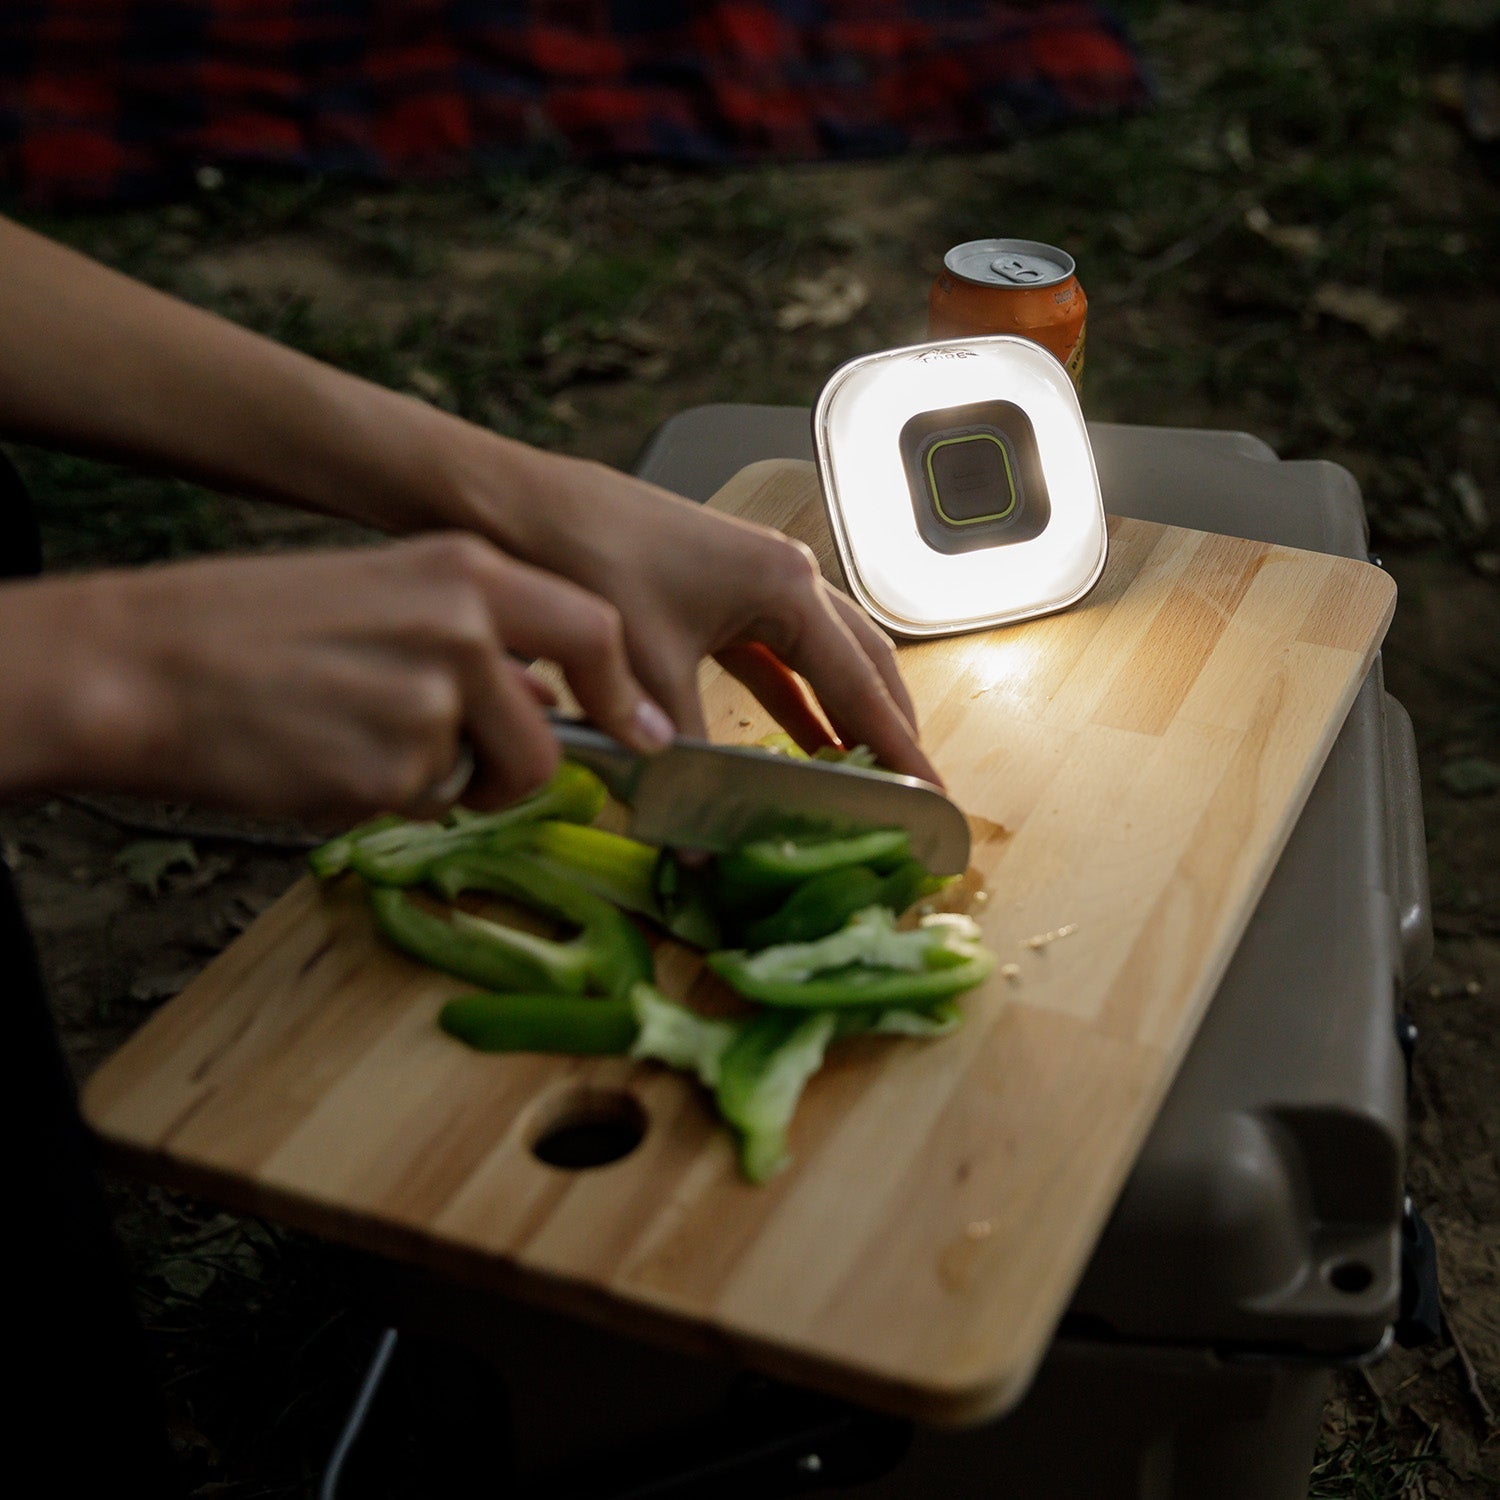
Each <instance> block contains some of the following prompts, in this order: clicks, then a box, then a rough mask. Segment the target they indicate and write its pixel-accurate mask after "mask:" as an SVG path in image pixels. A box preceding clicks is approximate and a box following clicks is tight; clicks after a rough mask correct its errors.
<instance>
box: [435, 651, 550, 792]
mask: <svg viewBox="0 0 1500 1500" xmlns="http://www.w3.org/2000/svg"><path fill="white" fill-rule="evenodd" d="M461 686H462V690H463V704H464V706H463V735H464V736H465V737H466V739H467V742H468V745H467V746H466V745H465V742H464V739H463V738H460V736H459V735H457V734H455V735H454V736H453V738H452V741H451V748H450V751H449V755H448V762H447V768H446V769H445V770H444V771H441V772H440V773H439V776H438V778H437V779H436V780H435V782H434V784H433V785H432V787H431V788H430V789H429V794H430V795H431V796H432V797H433V798H440V796H441V794H442V790H443V789H442V787H441V781H442V780H443V779H444V778H446V777H447V776H450V775H451V774H452V772H453V770H454V769H455V768H456V767H457V766H459V765H460V764H461V761H462V757H463V756H464V754H465V752H466V749H467V748H468V746H471V747H472V752H471V753H472V755H473V758H474V774H473V776H472V778H471V779H470V780H469V781H468V784H467V785H466V786H464V787H462V788H461V789H458V790H457V796H458V798H459V800H460V801H462V802H463V803H464V805H465V806H467V807H475V808H479V809H481V810H487V809H489V808H495V807H504V806H506V805H507V804H508V803H511V802H517V801H519V800H520V799H521V798H522V797H525V796H527V795H529V794H530V793H531V792H534V791H535V790H536V789H537V788H538V787H539V786H541V785H542V783H543V782H545V781H546V780H547V778H548V777H550V776H551V775H552V773H553V772H554V771H555V770H556V769H557V762H558V759H559V751H558V746H557V740H556V738H555V737H554V735H553V733H552V731H551V729H550V728H549V727H548V725H547V719H546V715H545V714H543V712H542V710H541V706H540V705H539V703H538V702H537V700H536V698H535V697H534V696H533V694H532V692H531V691H530V688H529V687H528V684H527V674H526V671H525V669H524V668H523V667H521V666H519V665H517V664H516V663H515V662H513V661H511V660H510V658H509V657H507V656H506V655H505V654H504V652H503V651H500V650H495V651H493V652H491V653H487V654H486V653H475V654H474V655H472V656H471V657H470V658H469V659H468V661H467V662H466V663H465V665H464V668H463V674H462V678H461Z"/></svg>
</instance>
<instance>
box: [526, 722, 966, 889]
mask: <svg viewBox="0 0 1500 1500" xmlns="http://www.w3.org/2000/svg"><path fill="white" fill-rule="evenodd" d="M551 723H552V729H553V731H554V733H555V734H556V735H557V738H558V742H559V743H560V744H561V746H562V748H563V752H564V753H565V754H566V755H567V756H568V758H569V759H570V760H574V761H577V762H578V763H579V764H580V765H582V766H586V767H587V768H588V769H589V770H590V771H592V772H593V773H594V774H595V775H596V776H597V777H598V778H599V779H600V780H601V781H602V782H603V783H604V784H605V786H606V787H608V788H609V790H610V793H611V795H612V796H613V797H614V798H615V799H616V800H617V801H619V802H623V803H624V804H625V805H626V806H627V807H628V808H629V809H630V812H631V822H630V833H631V836H632V837H633V838H637V839H641V840H642V841H644V842H645V843H649V844H665V845H667V846H669V847H671V848H674V849H707V850H710V851H712V852H713V853H716V854H721V853H724V852H725V851H727V850H729V849H733V848H736V847H738V846H739V845H740V844H743V843H746V842H747V841H749V840H751V839H755V838H768V837H774V836H775V835H777V834H791V833H795V832H797V831H799V830H805V831H808V832H813V831H817V832H827V833H834V834H838V833H845V832H851V831H855V830H858V829H867V828H904V829H905V830H906V831H907V833H908V834H909V835H910V836H911V852H912V857H913V858H914V859H919V860H921V862H922V863H923V864H924V865H926V866H927V868H928V869H929V870H931V871H932V872H933V874H935V875H960V874H962V873H963V872H964V871H965V870H966V869H968V867H969V824H968V820H967V819H966V818H965V817H964V815H963V813H961V812H960V811H959V810H958V808H957V807H956V806H955V805H954V804H953V803H952V802H950V801H949V800H948V798H947V797H945V796H944V795H943V794H942V793H941V792H940V791H939V790H938V789H937V788H936V787H935V786H933V785H932V784H931V783H930V782H926V781H921V780H919V779H918V778H917V777H915V776H897V775H894V774H893V773H891V772H888V771H870V770H866V769H864V768H863V767H859V766H843V765H838V764H837V763H835V762H830V761H821V760H795V759H793V758H792V757H791V756H788V755H779V754H776V753H774V752H772V751H769V750H760V749H756V748H754V747H752V746H749V745H714V744H710V743H709V742H708V741H706V740H695V739H688V738H685V737H683V736H679V737H678V738H676V739H674V740H673V741H672V743H671V744H670V745H668V746H667V748H666V749H665V750H659V751H657V752H656V753H655V754H652V755H638V754H637V753H636V752H635V751H634V750H631V749H630V748H629V747H628V746H625V745H622V744H621V743H620V742H619V741H618V740H615V739H612V738H611V737H610V736H609V735H607V734H603V733H601V732H600V731H599V730H597V729H595V728H593V727H592V726H591V725H587V724H582V723H579V722H578V720H576V719H564V718H561V717H558V716H552V719H551Z"/></svg>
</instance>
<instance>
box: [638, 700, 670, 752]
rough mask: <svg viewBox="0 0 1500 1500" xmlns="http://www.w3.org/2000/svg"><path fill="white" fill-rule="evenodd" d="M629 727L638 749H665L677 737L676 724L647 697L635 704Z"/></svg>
mask: <svg viewBox="0 0 1500 1500" xmlns="http://www.w3.org/2000/svg"><path fill="white" fill-rule="evenodd" d="M631 727H632V729H634V731H635V735H634V739H635V745H636V748H637V749H638V750H665V749H666V748H667V746H668V745H670V744H671V743H672V741H673V740H674V739H675V738H676V737H677V728H676V726H675V725H674V724H673V723H672V721H671V720H670V719H669V718H668V717H667V716H666V714H664V713H663V712H662V711H661V709H660V708H658V707H657V706H656V704H654V703H653V702H652V701H651V700H650V699H649V698H642V699H641V701H640V702H639V703H637V704H636V706H635V713H634V714H633V715H632V717H631Z"/></svg>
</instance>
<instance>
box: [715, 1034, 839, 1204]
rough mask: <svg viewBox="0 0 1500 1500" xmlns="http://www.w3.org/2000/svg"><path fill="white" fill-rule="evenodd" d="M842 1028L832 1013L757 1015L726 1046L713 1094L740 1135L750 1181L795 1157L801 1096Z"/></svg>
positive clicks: (771, 1173) (772, 1173) (742, 1160)
mask: <svg viewBox="0 0 1500 1500" xmlns="http://www.w3.org/2000/svg"><path fill="white" fill-rule="evenodd" d="M837 1027H838V1020H837V1017H835V1016H833V1015H830V1014H828V1013H827V1012H822V1013H816V1014H813V1015H762V1016H757V1017H756V1018H755V1019H754V1020H752V1021H750V1022H748V1023H746V1024H745V1025H744V1028H743V1030H741V1032H740V1033H739V1035H738V1036H736V1037H735V1039H734V1041H733V1043H732V1044H731V1045H730V1046H729V1047H728V1048H727V1049H726V1050H725V1052H724V1055H723V1058H722V1059H721V1061H720V1065H719V1082H718V1086H717V1087H716V1088H715V1090H714V1099H715V1102H716V1103H717V1104H718V1107H719V1113H720V1114H721V1115H723V1117H724V1118H725V1120H727V1121H728V1122H729V1124H730V1125H732V1126H733V1127H734V1129H735V1131H736V1133H737V1134H738V1136H739V1147H740V1170H741V1171H742V1172H743V1173H744V1174H745V1176H746V1177H747V1178H748V1179H749V1180H750V1181H751V1182H754V1183H763V1182H766V1181H768V1180H769V1179H770V1178H771V1177H773V1176H775V1175H776V1173H777V1172H779V1171H781V1170H782V1168H784V1167H785V1166H786V1165H787V1163H788V1162H789V1161H790V1160H791V1155H790V1153H789V1152H788V1150H787V1132H788V1130H789V1129H790V1127H791V1123H792V1116H793V1114H794V1113H795V1112H796V1109H797V1101H798V1100H799V1099H800V1098H801V1097H802V1091H803V1089H804V1088H805V1087H806V1085H807V1080H808V1079H809V1078H811V1077H812V1075H813V1074H814V1073H816V1072H817V1071H818V1069H819V1068H820V1067H822V1065H823V1054H824V1053H825V1052H826V1051H827V1049H828V1044H829V1042H830V1041H832V1039H833V1036H834V1033H835V1031H836V1030H837Z"/></svg>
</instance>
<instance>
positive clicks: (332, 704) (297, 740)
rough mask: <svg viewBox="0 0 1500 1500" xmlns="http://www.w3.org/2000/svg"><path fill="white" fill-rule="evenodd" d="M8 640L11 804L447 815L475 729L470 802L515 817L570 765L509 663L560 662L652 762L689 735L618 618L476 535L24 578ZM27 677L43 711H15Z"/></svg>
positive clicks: (587, 706) (575, 686)
mask: <svg viewBox="0 0 1500 1500" xmlns="http://www.w3.org/2000/svg"><path fill="white" fill-rule="evenodd" d="M0 636H3V638H4V639H5V640H6V641H7V642H8V643H22V649H21V650H20V651H18V652H15V653H13V654H12V653H11V652H10V651H9V649H8V653H7V654H8V655H10V656H11V665H10V668H8V669H7V671H6V672H5V673H0V678H6V679H8V680H9V689H10V701H11V703H12V704H13V705H14V706H15V707H17V708H19V709H20V710H21V711H22V712H23V714H25V716H26V718H27V719H28V720H29V721H30V727H31V729H32V733H31V735H30V736H29V738H28V742H27V745H28V748H27V752H26V753H27V754H29V755H30V757H31V764H30V766H29V770H28V768H27V767H26V766H25V765H24V764H22V765H19V766H18V765H16V764H15V763H13V764H12V765H11V767H10V774H9V776H8V777H7V774H6V769H7V768H6V766H5V763H4V760H3V756H0V792H5V791H7V790H9V791H11V792H16V791H25V790H32V789H39V788H41V787H49V786H50V787H53V788H58V787H75V788H81V787H94V788H108V789H111V790H116V791H133V792H138V793H143V794H147V795H156V796H164V797H171V798H173V799H181V800H186V801H192V802H198V803H203V804H210V805H217V806H223V807H232V808H235V809H238V810H241V811H246V812H255V813H264V814H275V815H295V816H301V817H305V818H309V819H324V818H330V819H331V818H347V817H350V816H357V815H361V814H365V813H368V812H373V811H380V810H394V811H398V812H405V813H409V814H413V815H421V814H423V813H428V814H430V813H432V812H433V811H435V807H434V804H433V789H434V788H435V787H437V786H438V785H439V784H440V783H441V782H442V781H443V780H444V779H445V777H446V776H447V775H448V773H449V772H450V771H451V769H452V767H453V765H454V762H455V759H456V758H457V756H458V754H459V745H460V741H461V738H467V740H468V741H469V742H470V743H471V744H472V746H473V749H474V753H475V759H476V762H477V767H478V770H477V775H476V778H475V781H474V782H473V784H472V785H471V787H470V789H469V791H468V793H467V794H466V795H465V798H464V800H465V801H466V802H470V803H472V804H473V805H475V806H480V807H487V806H496V805H500V804H503V803H506V802H510V801H513V800H515V799H516V798H519V797H521V796H523V795H525V794H526V793H528V792H530V791H531V790H533V789H534V788H535V787H536V786H537V785H538V784H540V783H541V782H542V781H543V780H545V779H546V777H547V776H549V775H550V774H551V772H552V770H553V769H554V767H555V765H556V762H557V757H558V750H557V744H556V741H555V739H554V738H553V736H552V734H551V731H550V730H549V728H548V726H547V722H546V716H545V713H544V704H545V703H547V702H548V701H549V700H550V694H549V693H548V691H547V689H546V688H545V687H543V686H542V685H541V684H540V683H539V682H537V681H536V680H535V679H533V678H532V677H530V675H529V674H528V673H527V672H526V671H525V670H524V669H523V668H522V667H521V666H520V665H519V663H517V662H516V661H515V660H514V659H513V658H512V656H511V655H510V654H509V653H510V652H512V651H515V652H519V653H523V654H525V655H527V656H539V657H545V658H547V659H549V660H552V661H556V662H557V663H559V665H560V666H561V667H562V669H563V671H564V674H565V675H566V677H567V681H568V685H569V687H570V688H571V689H572V691H573V693H574V694H575V696H576V697H577V698H578V699H579V702H580V703H581V704H582V706H583V708H584V710H585V712H586V713H587V714H588V715H589V717H590V718H591V719H592V720H593V721H594V722H595V723H597V724H599V725H600V726H601V727H602V728H604V729H605V730H606V731H607V732H609V733H610V734H613V735H614V736H615V737H616V738H618V739H621V740H624V741H626V742H627V743H629V744H632V745H633V746H635V747H636V748H638V749H642V750H649V749H653V748H659V747H660V746H661V744H663V743H664V742H665V740H666V739H667V738H669V737H670V734H671V725H670V723H669V722H668V720H667V718H666V716H665V714H664V713H663V712H662V710H661V708H659V707H658V706H657V705H656V704H655V703H654V702H653V701H652V700H651V699H650V697H649V696H648V695H647V694H646V693H645V692H644V691H643V690H642V688H641V685H640V683H639V682H638V681H637V679H636V678H635V676H634V674H633V673H632V670H631V667H630V663H629V660H628V657H627V654H626V650H625V645H624V639H623V632H622V629H621V624H620V619H619V616H618V614H617V613H616V611H615V610H614V608H613V607H612V606H610V605H609V604H607V603H606V602H605V601H603V600H601V599H599V598H597V597H595V596H593V595H591V594H589V593H588V592H587V591H585V590H584V589H582V588H580V587H579V586H578V585H576V584H573V583H570V582H568V581H567V580H566V579H562V578H558V577H556V576H553V575H551V574H548V573H546V572H544V571H542V570H540V569H538V568H534V567H531V566H528V565H527V564H525V563H520V562H517V561H515V560H514V559H512V558H508V557H506V556H504V555H503V554H502V553H500V552H499V551H497V550H496V549H495V548H494V547H492V546H490V545H489V544H488V543H485V542H483V541H481V540H480V539H479V538H477V537H474V536H472V535H462V534H457V533H449V534H441V533H439V534H432V535H429V536H426V537H422V538H417V539H413V540H410V541H404V542H395V543H390V544H386V545H383V546H379V547H373V548H362V549H357V550H353V551H342V552H323V553H307V554H294V555H288V554H280V555H275V556H259V557H239V558H232V559H220V560H214V561H205V562H193V563H181V564H174V565H171V566H167V567H157V568H147V569H142V570H138V571H134V572H120V573H101V574H94V575H85V576H81V577H77V578H71V579H65V580H60V581H57V582H44V583H27V584H14V585H6V586H5V587H3V588H0ZM28 670H29V671H30V672H31V675H32V677H33V678H34V679H35V681H36V683H37V691H36V692H35V693H34V694H33V696H32V699H31V700H30V702H31V704H32V706H33V707H35V705H37V704H41V703H45V705H46V708H45V711H44V712H43V711H41V710H38V711H37V712H31V711H29V710H28V700H27V699H26V698H25V695H24V693H23V694H22V698H21V701H20V702H19V703H17V701H16V697H15V694H16V693H17V691H19V690H21V689H22V688H23V687H24V683H23V682H22V681H21V679H22V678H23V677H24V676H25V674H26V672H27V671H28ZM6 685H7V684H6V681H4V680H0V697H4V696H6V694H5V688H6ZM12 722H14V720H12ZM49 761H50V763H49ZM7 780H8V781H9V783H10V784H9V786H7V784H6V783H7Z"/></svg>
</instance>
